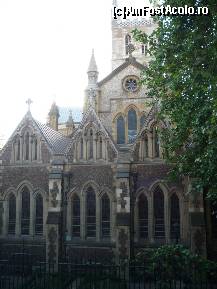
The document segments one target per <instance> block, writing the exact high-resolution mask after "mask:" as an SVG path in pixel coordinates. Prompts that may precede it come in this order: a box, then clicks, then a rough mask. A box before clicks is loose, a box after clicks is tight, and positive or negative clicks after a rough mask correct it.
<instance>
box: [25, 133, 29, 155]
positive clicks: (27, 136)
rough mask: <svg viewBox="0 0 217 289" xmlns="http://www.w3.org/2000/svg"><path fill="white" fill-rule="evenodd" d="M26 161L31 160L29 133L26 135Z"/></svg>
mask: <svg viewBox="0 0 217 289" xmlns="http://www.w3.org/2000/svg"><path fill="white" fill-rule="evenodd" d="M25 149H26V151H25V159H26V160H29V133H28V132H27V133H26V135H25Z"/></svg>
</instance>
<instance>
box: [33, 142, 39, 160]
mask: <svg viewBox="0 0 217 289" xmlns="http://www.w3.org/2000/svg"><path fill="white" fill-rule="evenodd" d="M37 159H38V141H37V138H35V139H34V160H35V161H36V160H37Z"/></svg>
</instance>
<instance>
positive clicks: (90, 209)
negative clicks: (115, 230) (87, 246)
mask: <svg viewBox="0 0 217 289" xmlns="http://www.w3.org/2000/svg"><path fill="white" fill-rule="evenodd" d="M86 236H87V237H96V196H95V192H94V190H93V188H92V187H89V188H88V190H87V195H86Z"/></svg>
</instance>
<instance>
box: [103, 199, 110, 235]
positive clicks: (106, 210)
mask: <svg viewBox="0 0 217 289" xmlns="http://www.w3.org/2000/svg"><path fill="white" fill-rule="evenodd" d="M101 235H102V238H108V237H110V199H109V197H108V196H107V194H104V195H103V197H102V199H101Z"/></svg>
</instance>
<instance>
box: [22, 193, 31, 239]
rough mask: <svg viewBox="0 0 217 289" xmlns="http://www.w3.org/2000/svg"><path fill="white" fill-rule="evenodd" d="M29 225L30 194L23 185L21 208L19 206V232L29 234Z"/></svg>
mask: <svg viewBox="0 0 217 289" xmlns="http://www.w3.org/2000/svg"><path fill="white" fill-rule="evenodd" d="M29 225H30V194H29V191H28V189H27V188H26V187H25V188H24V189H23V192H22V208H21V234H22V235H29Z"/></svg>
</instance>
